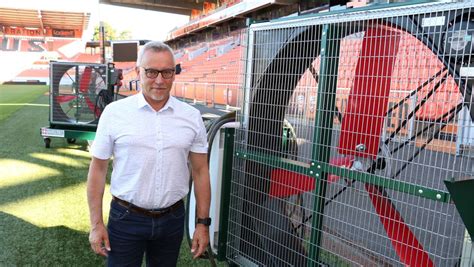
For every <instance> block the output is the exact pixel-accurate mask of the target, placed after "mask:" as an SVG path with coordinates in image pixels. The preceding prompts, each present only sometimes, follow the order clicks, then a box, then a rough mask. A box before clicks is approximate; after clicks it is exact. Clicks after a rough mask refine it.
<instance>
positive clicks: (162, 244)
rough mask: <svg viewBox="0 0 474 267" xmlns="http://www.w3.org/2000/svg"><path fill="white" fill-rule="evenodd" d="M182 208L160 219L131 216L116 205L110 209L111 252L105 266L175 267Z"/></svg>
mask: <svg viewBox="0 0 474 267" xmlns="http://www.w3.org/2000/svg"><path fill="white" fill-rule="evenodd" d="M184 215H185V214H184V205H181V207H180V208H178V209H177V210H174V211H173V212H170V213H167V214H165V215H163V216H161V217H159V218H152V217H148V216H146V215H142V214H139V213H134V212H132V211H130V210H128V209H127V208H126V207H123V206H121V205H120V204H118V203H117V202H115V201H112V203H111V205H110V214H109V222H108V225H107V228H108V232H109V240H110V248H111V251H110V252H109V255H108V257H107V266H131V267H134V266H141V264H142V261H143V255H146V257H145V258H146V265H147V266H166V267H168V266H170V267H172V266H176V262H177V261H178V255H179V249H180V247H181V242H182V240H183V233H184Z"/></svg>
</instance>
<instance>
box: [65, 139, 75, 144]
mask: <svg viewBox="0 0 474 267" xmlns="http://www.w3.org/2000/svg"><path fill="white" fill-rule="evenodd" d="M66 141H67V143H68V144H74V143H76V138H68V139H66Z"/></svg>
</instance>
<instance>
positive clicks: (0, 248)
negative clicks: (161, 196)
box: [0, 86, 227, 266]
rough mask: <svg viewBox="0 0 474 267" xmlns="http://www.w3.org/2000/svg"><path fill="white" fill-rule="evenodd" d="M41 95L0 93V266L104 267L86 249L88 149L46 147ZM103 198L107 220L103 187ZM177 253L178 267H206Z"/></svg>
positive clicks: (24, 90)
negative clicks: (42, 132)
mask: <svg viewBox="0 0 474 267" xmlns="http://www.w3.org/2000/svg"><path fill="white" fill-rule="evenodd" d="M45 92H47V87H45V86H0V129H1V131H0V140H1V146H0V266H30V265H31V266H104V264H105V260H104V259H103V258H102V257H100V256H96V255H95V254H93V253H92V251H91V250H90V247H89V242H88V231H89V215H88V208H87V199H86V176H87V170H88V164H89V160H90V156H89V153H88V152H87V143H86V142H85V141H81V140H78V142H77V143H76V144H68V143H67V142H66V140H65V139H53V140H52V143H51V148H50V149H46V148H45V147H44V143H43V140H42V137H41V136H40V133H39V129H40V127H43V126H47V125H48V124H49V122H48V112H49V107H48V97H47V96H46V95H45ZM109 173H110V172H109ZM105 195H106V197H105V199H104V209H106V211H104V214H107V210H108V206H109V202H110V194H109V193H108V188H106V193H105ZM105 217H106V215H105ZM105 219H106V218H105ZM180 253H181V254H180V259H179V263H178V266H209V265H210V264H209V261H207V260H196V261H194V260H192V259H191V254H190V253H189V247H188V245H187V244H186V243H185V242H183V245H182V247H181V252H180ZM219 266H227V264H225V263H220V264H219Z"/></svg>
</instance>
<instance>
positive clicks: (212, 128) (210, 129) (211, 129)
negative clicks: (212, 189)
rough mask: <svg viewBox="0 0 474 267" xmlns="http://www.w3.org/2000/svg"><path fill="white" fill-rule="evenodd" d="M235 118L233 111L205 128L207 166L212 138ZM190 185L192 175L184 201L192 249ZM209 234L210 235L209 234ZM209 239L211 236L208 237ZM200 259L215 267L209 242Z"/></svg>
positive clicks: (189, 242)
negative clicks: (207, 260) (206, 260)
mask: <svg viewBox="0 0 474 267" xmlns="http://www.w3.org/2000/svg"><path fill="white" fill-rule="evenodd" d="M235 116H236V113H235V111H234V112H231V113H227V114H225V115H223V116H221V117H219V118H218V119H216V120H214V121H213V122H212V123H210V124H208V125H207V126H206V131H207V141H208V148H207V162H208V164H209V159H210V156H211V151H212V143H213V141H214V138H215V137H216V135H217V134H218V133H219V130H220V128H221V127H222V126H223V125H224V124H226V123H229V122H234V121H235ZM190 173H191V172H190ZM192 185H193V179H192V173H191V177H190V179H189V192H188V196H187V201H186V216H185V224H186V232H187V236H186V239H187V241H188V245H189V247H190V248H191V247H192V240H191V233H190V231H189V219H190V218H189V209H190V207H189V205H190V199H191V194H192V193H193V192H192V191H191V189H192ZM209 234H211V233H209ZM209 237H210V238H211V236H209ZM200 258H202V259H209V261H210V263H211V266H213V267H214V266H217V264H216V260H215V258H214V253H213V252H212V248H211V245H210V242H209V244H208V246H207V249H206V252H205V253H204V254H203V255H201V256H200Z"/></svg>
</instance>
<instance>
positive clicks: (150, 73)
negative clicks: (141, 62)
mask: <svg viewBox="0 0 474 267" xmlns="http://www.w3.org/2000/svg"><path fill="white" fill-rule="evenodd" d="M142 68H143V67H142ZM143 69H144V70H145V75H146V77H147V78H149V79H156V77H158V74H160V73H161V77H163V79H171V78H173V75H174V72H175V70H173V69H166V70H155V69H145V68H143Z"/></svg>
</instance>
